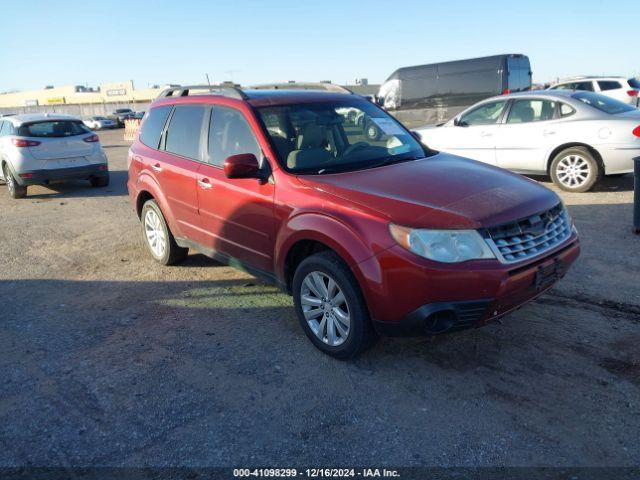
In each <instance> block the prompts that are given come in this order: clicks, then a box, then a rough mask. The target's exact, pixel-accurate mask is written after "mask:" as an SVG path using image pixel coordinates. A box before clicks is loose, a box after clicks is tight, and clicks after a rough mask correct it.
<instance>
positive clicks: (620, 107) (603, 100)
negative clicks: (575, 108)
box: [572, 92, 635, 115]
mask: <svg viewBox="0 0 640 480" xmlns="http://www.w3.org/2000/svg"><path fill="white" fill-rule="evenodd" d="M572 96H573V98H575V99H577V100H580V101H581V102H583V103H586V104H587V105H589V106H591V107H593V108H597V109H598V110H600V111H601V112H605V113H610V114H612V115H615V114H616V113H623V112H630V111H632V110H635V107H632V106H631V105H628V104H626V103H622V102H620V101H618V100H615V99H613V98H610V97H605V96H604V95H599V94H597V93H591V92H580V93H575V94H573V95H572Z"/></svg>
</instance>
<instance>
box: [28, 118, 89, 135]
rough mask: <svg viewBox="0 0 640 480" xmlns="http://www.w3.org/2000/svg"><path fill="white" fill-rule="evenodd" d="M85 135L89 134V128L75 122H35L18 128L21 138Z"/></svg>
mask: <svg viewBox="0 0 640 480" xmlns="http://www.w3.org/2000/svg"><path fill="white" fill-rule="evenodd" d="M84 133H89V130H88V129H87V127H85V126H84V124H83V123H82V122H79V121H74V120H71V121H70V120H58V121H46V122H35V123H27V124H24V125H20V127H18V135H19V136H21V137H72V136H74V135H82V134H84Z"/></svg>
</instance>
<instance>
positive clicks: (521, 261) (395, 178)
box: [127, 87, 580, 358]
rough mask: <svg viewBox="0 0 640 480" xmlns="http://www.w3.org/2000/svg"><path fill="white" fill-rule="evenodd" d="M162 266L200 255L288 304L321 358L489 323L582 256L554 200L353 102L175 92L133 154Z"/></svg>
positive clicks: (270, 93) (155, 111)
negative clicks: (394, 338)
mask: <svg viewBox="0 0 640 480" xmlns="http://www.w3.org/2000/svg"><path fill="white" fill-rule="evenodd" d="M129 161H130V167H129V180H128V184H127V185H128V189H129V193H130V196H131V200H132V203H133V205H134V207H135V210H136V212H137V214H138V217H139V218H140V219H141V222H142V230H143V234H144V239H145V241H146V244H147V246H148V248H149V252H150V253H151V255H152V257H153V258H154V259H155V260H156V261H158V262H160V263H162V264H166V265H168V264H173V263H176V262H179V261H180V260H182V259H183V258H184V257H185V256H186V254H187V252H188V250H189V249H193V250H194V251H198V252H201V253H204V254H206V255H209V256H211V257H214V258H216V259H218V260H220V261H223V262H226V263H228V264H230V265H233V266H237V267H239V268H242V269H244V270H246V271H248V272H250V273H252V274H254V275H256V276H260V277H263V278H266V279H268V280H271V281H273V282H275V283H276V284H278V285H279V286H280V287H282V288H283V289H284V290H285V291H287V292H289V293H290V294H291V295H293V299H294V304H295V310H296V313H297V315H298V318H299V320H300V324H301V325H302V328H303V329H304V331H305V333H306V334H307V336H308V337H309V338H310V339H311V341H312V342H313V343H314V344H315V345H316V346H317V347H318V348H319V349H320V350H322V351H323V352H325V353H328V354H329V355H333V356H335V357H339V358H346V357H352V356H354V355H356V354H357V353H358V352H360V351H362V349H363V348H365V347H366V346H367V345H368V344H369V343H370V342H371V340H372V339H373V338H374V337H375V333H376V332H380V333H384V334H388V335H398V334H438V333H443V332H449V331H454V330H458V329H461V328H465V327H470V326H480V325H483V324H486V323H487V322H490V321H492V320H495V319H497V318H499V317H502V316H503V315H505V314H507V313H509V312H511V311H513V310H514V309H516V308H518V307H520V306H521V305H523V304H524V303H525V302H528V301H530V300H532V299H534V298H536V297H537V296H538V295H540V294H541V293H542V292H544V291H545V290H547V289H548V288H550V287H551V286H552V285H553V284H554V283H555V282H556V281H557V280H558V279H559V278H561V277H562V276H563V275H564V274H565V272H566V271H567V268H568V267H569V266H570V265H571V264H572V263H573V261H574V260H575V259H576V258H577V257H578V254H579V251H580V247H579V242H578V235H577V232H576V230H575V228H574V227H573V223H572V221H571V218H570V217H569V215H568V213H567V211H566V210H565V208H564V206H563V204H562V203H561V201H560V199H559V198H558V196H557V195H556V194H555V193H553V192H551V191H550V190H548V189H547V188H545V187H543V186H541V185H539V184H537V183H536V182H534V181H532V180H529V179H527V178H525V177H522V176H520V175H516V174H513V173H509V172H507V171H504V170H501V169H499V168H496V167H492V166H489V165H486V164H482V163H478V162H475V161H472V160H467V159H464V158H460V157H457V156H453V155H447V154H444V153H439V152H435V151H432V150H429V149H428V148H427V147H425V146H423V145H421V143H420V142H419V141H418V140H417V139H416V137H415V136H414V134H412V133H411V132H410V131H409V130H407V129H406V128H405V127H404V126H403V125H402V124H400V123H399V122H398V121H396V120H395V119H394V118H393V117H391V116H389V115H388V114H387V113H385V112H384V111H383V110H382V109H380V108H378V107H377V106H376V105H374V104H373V103H371V102H370V101H368V100H366V99H364V98H362V97H360V96H358V95H354V94H347V93H336V92H323V91H308V90H307V91H304V90H278V89H272V90H239V89H235V88H228V87H225V88H223V87H220V88H210V89H208V90H206V91H205V93H204V94H197V93H196V88H195V87H179V88H171V89H168V90H166V91H165V92H164V93H163V94H162V95H161V97H160V98H159V99H158V100H156V101H155V102H154V103H153V104H152V105H151V107H150V108H149V110H148V112H147V114H146V115H145V119H144V121H143V123H142V127H141V131H140V134H139V138H137V139H136V141H135V142H134V144H133V145H132V147H131V149H130V152H129Z"/></svg>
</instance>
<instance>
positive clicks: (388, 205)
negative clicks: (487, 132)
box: [298, 153, 560, 228]
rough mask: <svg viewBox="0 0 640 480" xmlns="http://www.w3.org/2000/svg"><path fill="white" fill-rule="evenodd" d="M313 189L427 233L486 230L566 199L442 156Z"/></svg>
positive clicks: (309, 178)
mask: <svg viewBox="0 0 640 480" xmlns="http://www.w3.org/2000/svg"><path fill="white" fill-rule="evenodd" d="M298 178H299V180H300V182H302V183H303V184H305V185H306V186H307V187H310V188H314V189H316V190H319V191H322V192H323V193H328V194H331V195H334V196H336V197H339V198H340V199H342V201H343V202H352V203H355V204H357V205H358V206H359V207H360V209H362V210H369V211H375V212H377V213H378V214H381V215H384V216H386V217H387V219H388V220H389V221H391V222H394V223H397V224H401V225H406V226H410V227H421V228H480V227H490V226H495V225H499V224H502V223H507V222H511V221H514V220H518V219H521V218H524V217H527V216H530V215H534V214H536V213H539V212H542V211H544V210H547V209H549V208H552V207H553V206H555V205H557V204H558V202H559V201H560V199H559V198H558V196H557V195H556V194H555V193H553V192H552V191H551V190H549V189H547V188H545V187H543V186H542V185H540V184H538V183H536V182H534V181H533V180H530V179H528V178H525V177H522V176H520V175H516V174H514V173H510V172H507V171H506V170H502V169H500V168H497V167H493V166H490V165H486V164H483V163H480V162H476V161H474V160H468V159H466V158H462V157H458V156H455V155H450V154H446V153H438V154H436V155H434V156H432V157H428V158H424V159H421V160H415V161H409V162H403V163H397V164H393V165H388V166H385V167H379V168H372V169H370V170H359V171H354V172H346V173H337V174H326V175H304V176H299V177H298Z"/></svg>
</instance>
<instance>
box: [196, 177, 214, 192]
mask: <svg viewBox="0 0 640 480" xmlns="http://www.w3.org/2000/svg"><path fill="white" fill-rule="evenodd" d="M198 185H200V188H204V189H205V190H209V189H210V188H211V187H213V185H211V183H209V179H208V178H203V179H202V180H198Z"/></svg>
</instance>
